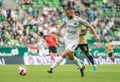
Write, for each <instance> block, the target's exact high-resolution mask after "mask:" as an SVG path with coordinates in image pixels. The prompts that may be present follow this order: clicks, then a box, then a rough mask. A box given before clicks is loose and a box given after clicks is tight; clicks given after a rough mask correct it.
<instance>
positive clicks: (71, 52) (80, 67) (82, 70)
mask: <svg viewBox="0 0 120 82" xmlns="http://www.w3.org/2000/svg"><path fill="white" fill-rule="evenodd" d="M69 59H70V60H72V61H73V62H74V63H75V64H76V65H77V66H78V67H79V69H80V72H81V77H83V76H84V69H85V66H82V64H81V63H80V62H79V60H78V58H77V57H76V56H74V52H73V51H71V50H70V51H69Z"/></svg>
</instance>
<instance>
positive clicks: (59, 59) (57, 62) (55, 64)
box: [50, 56, 64, 69]
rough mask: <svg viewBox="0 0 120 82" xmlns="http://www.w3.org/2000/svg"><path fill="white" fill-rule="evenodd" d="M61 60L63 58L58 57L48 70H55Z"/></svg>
mask: <svg viewBox="0 0 120 82" xmlns="http://www.w3.org/2000/svg"><path fill="white" fill-rule="evenodd" d="M63 60H64V58H63V57H62V56H59V57H58V59H57V61H56V62H55V63H54V64H53V65H52V66H51V67H50V68H52V69H54V68H56V67H57V66H58V65H59V64H60V63H61V62H62V61H63Z"/></svg>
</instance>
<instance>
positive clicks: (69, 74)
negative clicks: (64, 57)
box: [0, 64, 120, 82]
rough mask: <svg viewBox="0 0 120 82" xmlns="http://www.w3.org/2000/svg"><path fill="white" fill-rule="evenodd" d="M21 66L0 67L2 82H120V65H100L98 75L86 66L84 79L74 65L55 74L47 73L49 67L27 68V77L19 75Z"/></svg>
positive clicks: (0, 79) (35, 66)
mask: <svg viewBox="0 0 120 82" xmlns="http://www.w3.org/2000/svg"><path fill="white" fill-rule="evenodd" d="M19 66H21V65H3V66H0V82H120V65H98V66H97V68H98V69H97V72H96V73H94V72H93V71H92V66H91V65H86V69H85V76H84V77H81V75H80V72H79V70H78V69H77V67H76V66H75V65H74V64H71V65H60V66H58V67H57V68H56V69H55V70H54V71H53V74H48V73H47V70H48V68H49V67H50V66H48V65H30V66H26V67H27V68H28V74H27V75H26V76H20V75H19V74H18V67H19Z"/></svg>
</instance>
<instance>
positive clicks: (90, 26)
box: [79, 18, 100, 41]
mask: <svg viewBox="0 0 120 82" xmlns="http://www.w3.org/2000/svg"><path fill="white" fill-rule="evenodd" d="M79 21H80V22H81V23H83V24H84V25H85V26H88V27H89V28H90V29H91V30H92V32H93V34H94V36H95V38H96V40H97V41H100V38H99V36H98V35H97V33H96V32H95V29H94V27H93V26H92V25H91V24H90V23H88V22H87V21H86V20H84V19H82V18H79Z"/></svg>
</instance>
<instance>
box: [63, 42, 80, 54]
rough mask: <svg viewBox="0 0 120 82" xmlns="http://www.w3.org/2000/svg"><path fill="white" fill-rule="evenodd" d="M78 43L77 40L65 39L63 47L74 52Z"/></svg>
mask: <svg viewBox="0 0 120 82" xmlns="http://www.w3.org/2000/svg"><path fill="white" fill-rule="evenodd" d="M78 44H79V40H75V41H65V49H69V50H71V51H73V52H74V50H75V49H76V47H77V46H78Z"/></svg>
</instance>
